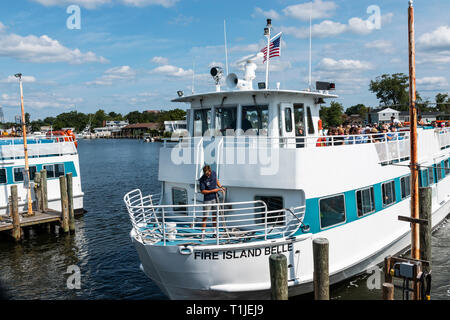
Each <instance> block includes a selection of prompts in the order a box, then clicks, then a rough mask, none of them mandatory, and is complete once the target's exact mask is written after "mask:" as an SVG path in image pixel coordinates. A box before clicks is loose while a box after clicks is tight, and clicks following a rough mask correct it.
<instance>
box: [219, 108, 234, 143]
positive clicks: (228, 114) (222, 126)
mask: <svg viewBox="0 0 450 320" xmlns="http://www.w3.org/2000/svg"><path fill="white" fill-rule="evenodd" d="M236 115H237V108H236V107H233V108H217V109H216V131H217V130H220V132H221V134H222V135H223V136H225V135H227V134H226V133H227V130H232V131H233V134H234V131H235V130H236V120H237V118H236Z"/></svg>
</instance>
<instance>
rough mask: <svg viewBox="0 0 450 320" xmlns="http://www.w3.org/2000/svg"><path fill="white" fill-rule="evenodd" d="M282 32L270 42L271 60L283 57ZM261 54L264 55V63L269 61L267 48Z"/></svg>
mask: <svg viewBox="0 0 450 320" xmlns="http://www.w3.org/2000/svg"><path fill="white" fill-rule="evenodd" d="M280 44H281V32H280V33H279V34H277V35H276V36H275V37H273V38H272V39H271V41H270V56H269V59H270V58H273V57H279V56H280V55H281V46H280ZM261 52H262V53H263V54H264V61H263V63H264V62H266V60H267V46H265V47H264V48H262V49H261Z"/></svg>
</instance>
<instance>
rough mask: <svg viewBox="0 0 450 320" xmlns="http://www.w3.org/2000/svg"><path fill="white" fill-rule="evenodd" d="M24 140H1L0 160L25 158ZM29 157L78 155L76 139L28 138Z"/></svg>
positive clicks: (67, 137) (65, 137) (66, 137)
mask: <svg viewBox="0 0 450 320" xmlns="http://www.w3.org/2000/svg"><path fill="white" fill-rule="evenodd" d="M23 143H24V140H23V138H0V160H15V159H22V158H24V157H25V152H24V147H23ZM27 148H28V157H30V158H36V157H49V156H62V155H70V154H77V148H76V146H75V143H74V139H73V138H72V137H69V136H63V137H48V138H41V137H39V138H34V137H32V138H27Z"/></svg>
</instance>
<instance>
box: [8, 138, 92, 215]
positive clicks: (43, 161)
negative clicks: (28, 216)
mask: <svg viewBox="0 0 450 320" xmlns="http://www.w3.org/2000/svg"><path fill="white" fill-rule="evenodd" d="M23 143H24V141H23V138H0V190H1V192H0V216H7V215H9V210H8V197H9V195H10V187H11V185H14V184H15V185H17V191H18V196H19V209H20V210H21V211H22V212H26V211H27V188H26V186H25V182H24V180H25V179H24V169H25V156H24V147H23ZM27 146H28V161H29V170H30V181H33V180H34V175H35V174H36V172H40V171H41V170H44V169H45V170H47V192H48V207H49V208H50V209H54V210H58V211H61V197H60V188H59V177H60V176H61V175H64V174H66V173H69V172H71V173H72V175H73V190H74V197H73V202H74V210H75V213H76V214H79V213H83V212H84V209H83V195H84V194H83V191H82V189H81V178H80V165H79V162H78V151H77V142H76V141H75V139H74V138H73V136H55V135H53V136H48V135H47V136H39V137H37V136H36V137H28V138H27ZM34 198H35V196H34V189H33V188H32V199H34Z"/></svg>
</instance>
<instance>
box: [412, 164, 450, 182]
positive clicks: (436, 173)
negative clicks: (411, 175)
mask: <svg viewBox="0 0 450 320" xmlns="http://www.w3.org/2000/svg"><path fill="white" fill-rule="evenodd" d="M448 175H450V163H449V159H446V160H444V161H443V162H439V163H438V164H433V165H432V166H431V167H428V168H427V169H424V170H421V174H419V180H420V181H419V184H420V185H421V186H422V187H428V186H431V185H432V184H435V183H437V182H439V181H441V180H442V179H444V178H445V177H446V176H448Z"/></svg>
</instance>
